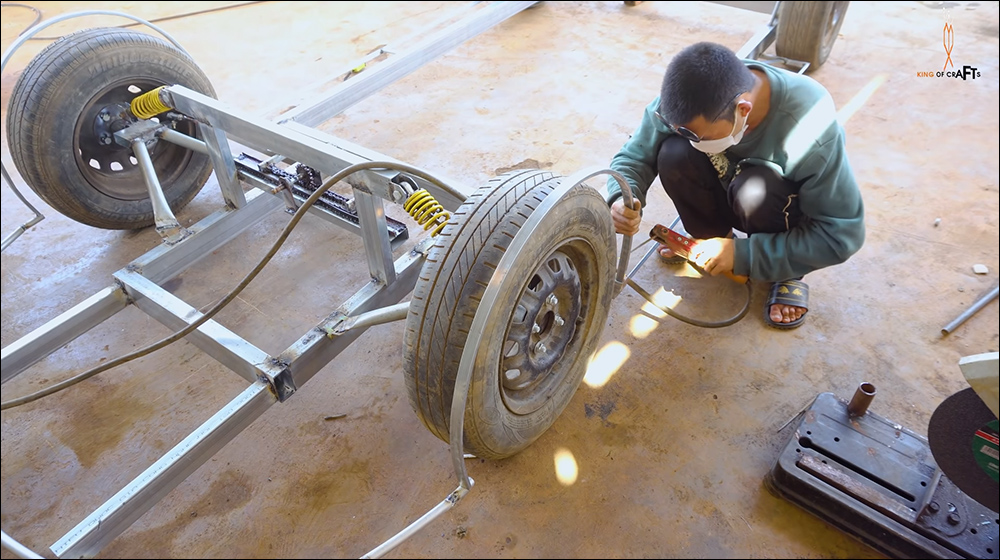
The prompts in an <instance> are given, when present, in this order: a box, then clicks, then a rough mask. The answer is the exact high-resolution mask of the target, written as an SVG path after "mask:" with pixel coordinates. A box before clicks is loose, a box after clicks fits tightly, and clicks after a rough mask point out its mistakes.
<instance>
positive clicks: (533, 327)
mask: <svg viewBox="0 0 1000 560" xmlns="http://www.w3.org/2000/svg"><path fill="white" fill-rule="evenodd" d="M531 332H533V333H535V334H538V333H540V332H542V327H539V326H538V323H535V324H534V325H531Z"/></svg>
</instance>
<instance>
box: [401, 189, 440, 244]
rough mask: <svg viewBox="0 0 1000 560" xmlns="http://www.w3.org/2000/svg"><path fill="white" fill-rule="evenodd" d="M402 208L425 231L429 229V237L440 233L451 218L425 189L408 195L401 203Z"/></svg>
mask: <svg viewBox="0 0 1000 560" xmlns="http://www.w3.org/2000/svg"><path fill="white" fill-rule="evenodd" d="M403 210H406V211H407V212H408V213H409V214H410V216H413V218H414V219H415V220H417V223H418V224H420V225H422V226H424V230H425V231H428V230H429V231H430V232H431V233H430V235H431V237H434V236H436V235H437V234H439V233H441V230H443V229H444V226H445V225H447V224H448V219H449V218H451V212H448V211H447V210H445V209H444V206H441V203H439V202H438V201H437V200H436V199H435V198H434V196H433V195H431V193H429V192H427V189H419V190H417V191H414V193H413V194H411V195H410V196H408V197H407V198H406V202H404V203H403Z"/></svg>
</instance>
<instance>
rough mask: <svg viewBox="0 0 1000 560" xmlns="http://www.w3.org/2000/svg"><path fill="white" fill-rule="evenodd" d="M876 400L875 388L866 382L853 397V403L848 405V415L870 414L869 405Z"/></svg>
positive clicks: (859, 386)
mask: <svg viewBox="0 0 1000 560" xmlns="http://www.w3.org/2000/svg"><path fill="white" fill-rule="evenodd" d="M874 398H875V386H874V385H872V384H871V383H869V382H867V381H865V382H862V383H861V384H860V385H858V388H857V389H856V390H855V391H854V396H853V397H851V402H849V403H848V404H847V414H848V415H849V416H864V415H865V413H866V412H868V405H870V404H871V403H872V399H874Z"/></svg>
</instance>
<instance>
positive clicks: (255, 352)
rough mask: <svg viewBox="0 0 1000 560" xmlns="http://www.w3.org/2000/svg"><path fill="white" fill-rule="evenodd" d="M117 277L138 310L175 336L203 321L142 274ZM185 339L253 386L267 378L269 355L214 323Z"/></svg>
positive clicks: (193, 310) (192, 310) (206, 325)
mask: <svg viewBox="0 0 1000 560" xmlns="http://www.w3.org/2000/svg"><path fill="white" fill-rule="evenodd" d="M114 276H115V278H116V279H117V280H118V281H119V282H121V283H122V285H123V286H124V287H125V291H126V292H127V293H128V295H129V297H130V298H131V299H132V303H134V304H135V306H136V307H138V308H139V309H141V310H143V311H145V312H146V314H147V315H149V316H150V317H152V318H154V319H156V320H157V321H159V322H160V323H163V324H164V325H166V327H167V328H169V329H171V330H173V331H175V332H176V331H179V330H181V329H183V328H184V327H186V326H188V325H190V324H191V323H193V322H195V321H197V320H198V319H200V318H201V317H202V313H201V312H200V311H198V310H197V309H195V308H194V307H191V306H190V305H188V304H187V302H185V301H183V300H181V299H180V298H178V297H177V296H175V295H173V294H171V293H170V292H168V291H166V290H164V289H163V288H161V287H160V286H158V285H156V284H154V283H152V282H150V281H149V280H148V279H146V278H145V277H144V276H142V275H141V274H137V273H135V272H131V271H129V270H120V271H118V272H116V273H115V275H114ZM185 339H186V340H187V341H188V342H190V343H192V344H194V345H195V346H197V347H198V348H200V349H201V350H203V351H204V352H205V353H206V354H208V355H209V356H211V357H213V358H215V359H216V360H218V361H219V362H220V363H221V364H222V365H224V366H226V367H228V368H229V369H231V370H233V371H235V372H236V373H238V374H240V375H241V376H242V377H243V378H244V379H246V380H247V381H249V382H251V383H253V382H255V381H257V380H259V379H261V378H262V377H263V373H262V372H261V369H260V368H261V367H263V366H264V365H265V364H267V363H269V362H270V360H271V357H270V356H268V354H267V352H264V351H263V350H261V349H260V348H257V347H256V346H254V345H253V344H251V343H250V342H248V341H247V340H245V339H243V338H242V337H240V336H239V335H237V334H236V333H234V332H232V331H231V330H229V329H227V328H226V327H224V326H222V325H220V324H219V323H216V322H215V321H213V320H211V319H210V320H208V321H206V322H205V323H204V324H203V325H201V326H200V327H198V328H197V329H196V330H195V331H194V332H192V333H191V334H189V335H187V337H185Z"/></svg>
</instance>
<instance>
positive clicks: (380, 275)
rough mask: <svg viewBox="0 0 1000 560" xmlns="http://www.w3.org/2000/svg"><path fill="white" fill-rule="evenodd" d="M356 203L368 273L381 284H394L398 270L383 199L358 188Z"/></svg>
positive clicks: (355, 191)
mask: <svg viewBox="0 0 1000 560" xmlns="http://www.w3.org/2000/svg"><path fill="white" fill-rule="evenodd" d="M354 202H355V204H356V206H357V210H358V220H359V221H360V225H361V240H362V242H363V243H364V246H365V255H366V256H367V260H368V273H369V274H370V275H371V277H372V279H374V280H375V281H376V282H378V283H379V284H386V285H388V284H392V283H393V282H395V281H396V269H395V268H394V267H393V264H392V246H391V245H390V244H389V229H388V224H387V222H386V219H385V206H384V205H383V204H382V199H381V198H378V197H375V196H372V195H370V194H368V193H366V192H363V191H362V190H360V189H357V188H356V189H354Z"/></svg>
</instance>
